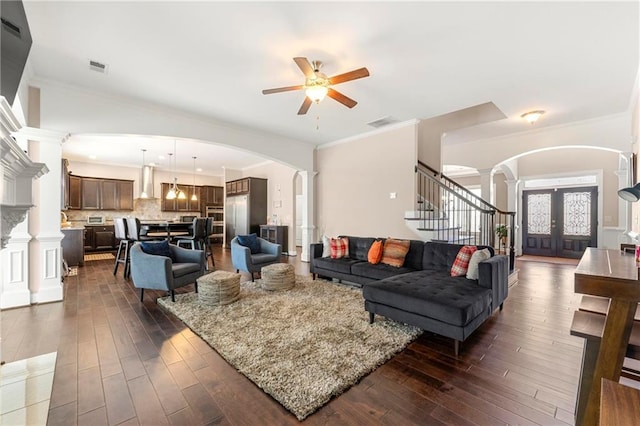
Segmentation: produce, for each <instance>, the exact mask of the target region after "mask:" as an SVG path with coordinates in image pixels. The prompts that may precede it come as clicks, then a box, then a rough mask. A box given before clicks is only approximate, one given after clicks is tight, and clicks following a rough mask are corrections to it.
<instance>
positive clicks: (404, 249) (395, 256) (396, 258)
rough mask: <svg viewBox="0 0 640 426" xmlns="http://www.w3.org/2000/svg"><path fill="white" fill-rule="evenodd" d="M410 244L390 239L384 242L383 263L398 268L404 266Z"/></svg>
mask: <svg viewBox="0 0 640 426" xmlns="http://www.w3.org/2000/svg"><path fill="white" fill-rule="evenodd" d="M409 244H410V242H409V241H408V240H394V239H393V238H388V239H387V240H386V241H385V242H384V250H383V252H382V260H381V262H382V263H384V264H387V265H390V266H395V267H396V268H400V267H402V265H404V258H405V257H406V256H407V253H409Z"/></svg>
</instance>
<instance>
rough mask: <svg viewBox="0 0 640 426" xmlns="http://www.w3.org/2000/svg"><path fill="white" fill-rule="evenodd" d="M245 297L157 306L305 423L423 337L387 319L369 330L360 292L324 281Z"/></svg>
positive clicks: (247, 286)
mask: <svg viewBox="0 0 640 426" xmlns="http://www.w3.org/2000/svg"><path fill="white" fill-rule="evenodd" d="M240 296H241V298H240V300H238V301H237V302H235V303H233V304H230V305H226V306H206V305H202V304H200V302H199V300H198V295H197V294H196V293H185V294H180V295H176V302H175V303H172V302H171V299H170V298H168V297H166V298H161V299H158V303H159V304H160V305H161V306H163V307H164V308H165V309H167V310H168V311H170V312H172V313H173V314H175V315H176V316H177V317H178V318H180V319H181V320H182V321H183V322H184V323H185V324H186V325H187V326H189V328H191V330H193V331H194V332H195V333H196V334H198V335H199V336H201V337H202V338H203V339H204V340H205V341H207V342H208V343H209V344H210V345H211V346H212V347H213V348H214V349H215V350H216V351H217V352H218V353H219V354H220V355H222V356H223V357H224V358H225V359H226V360H227V361H228V362H229V363H230V364H231V365H233V366H234V367H235V368H236V369H237V370H238V371H239V372H240V373H242V374H244V375H245V376H246V377H248V378H249V379H250V380H251V381H253V382H254V383H255V384H256V385H257V386H258V387H260V388H261V389H262V390H264V391H265V392H266V393H268V394H269V395H271V396H272V397H273V398H275V399H276V400H277V401H278V402H279V403H280V404H282V405H283V406H284V407H285V408H286V409H287V410H289V411H290V412H292V413H293V414H294V415H295V416H296V417H297V418H298V419H299V420H303V419H304V418H305V417H307V416H308V415H309V414H311V413H313V412H314V411H315V410H317V409H318V408H320V407H321V406H323V405H324V404H326V403H327V402H328V401H329V400H330V399H331V398H332V397H333V396H335V395H339V394H340V393H342V392H343V391H345V390H346V389H348V388H349V387H351V386H353V385H354V384H355V383H357V381H358V380H359V379H360V378H361V377H363V376H364V375H366V374H368V373H369V372H371V371H373V370H374V369H375V368H376V367H378V366H380V365H382V364H383V363H384V362H385V361H387V360H388V359H390V358H391V357H392V356H393V355H394V354H395V353H397V352H399V351H401V350H402V349H403V348H405V347H406V346H407V345H408V344H409V343H410V342H411V341H412V340H414V339H415V338H416V337H418V336H419V335H420V333H421V330H420V329H418V328H415V327H411V326H407V325H403V324H398V323H395V322H393V321H389V320H385V319H383V318H381V317H377V318H376V321H375V323H374V324H373V325H370V324H369V315H368V313H367V312H365V310H364V299H363V298H362V291H361V290H359V289H352V288H347V287H342V286H338V285H336V284H332V283H329V282H326V281H323V280H315V281H313V280H311V279H310V278H306V277H300V276H297V277H296V286H295V287H294V288H292V289H291V290H288V291H282V292H269V291H265V290H262V289H261V288H260V280H256V282H255V283H251V282H246V283H242V284H241V294H240Z"/></svg>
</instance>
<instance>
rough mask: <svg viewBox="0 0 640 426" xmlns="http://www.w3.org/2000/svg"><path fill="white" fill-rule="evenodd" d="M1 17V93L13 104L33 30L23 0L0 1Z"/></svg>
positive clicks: (27, 55)
mask: <svg viewBox="0 0 640 426" xmlns="http://www.w3.org/2000/svg"><path fill="white" fill-rule="evenodd" d="M0 18H2V19H1V21H2V23H1V24H0V27H1V28H2V29H1V30H0V95H2V96H4V97H5V98H6V99H7V102H9V105H13V101H14V99H15V97H16V93H17V92H18V86H19V85H20V79H21V78H22V73H23V71H24V67H25V64H26V63H27V58H28V57H29V50H30V49H31V32H30V31H29V25H28V24H27V15H26V14H25V13H24V6H23V5H22V1H13V0H2V1H0Z"/></svg>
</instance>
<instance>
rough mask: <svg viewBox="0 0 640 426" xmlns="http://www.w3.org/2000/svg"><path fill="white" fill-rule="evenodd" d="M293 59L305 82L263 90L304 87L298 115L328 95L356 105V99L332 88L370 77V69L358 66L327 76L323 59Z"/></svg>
mask: <svg viewBox="0 0 640 426" xmlns="http://www.w3.org/2000/svg"><path fill="white" fill-rule="evenodd" d="M293 60H294V61H295V63H296V64H297V65H298V67H299V68H300V70H301V71H302V73H303V74H304V77H305V82H304V84H300V85H298V86H287V87H278V88H276V89H265V90H263V91H262V94H263V95H270V94H271V93H280V92H289V91H291V90H302V89H304V90H305V95H306V96H305V98H304V101H303V102H302V106H301V107H300V109H299V110H298V115H303V114H306V113H307V111H308V110H309V107H310V106H311V103H312V102H316V103H318V102H320V101H321V100H323V99H324V97H325V96H327V95H329V97H330V98H333V99H335V100H336V101H338V102H340V103H341V104H343V105H344V106H346V107H348V108H353V107H354V106H356V104H357V102H356V101H354V100H353V99H351V98H349V97H348V96H345V95H343V94H342V93H340V92H338V91H337V90H334V89H332V88H331V86H334V85H336V84H340V83H344V82H347V81H351V80H356V79H358V78H363V77H368V76H369V70H368V69H366V68H358V69H357V70H353V71H349V72H346V73H344V74H338V75H334V76H333V77H327V76H326V75H325V74H324V73H322V72H320V68H322V62H321V61H313V62H309V60H308V59H307V58H303V57H298V58H293Z"/></svg>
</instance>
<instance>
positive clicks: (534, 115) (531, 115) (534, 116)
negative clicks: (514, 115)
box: [520, 110, 544, 124]
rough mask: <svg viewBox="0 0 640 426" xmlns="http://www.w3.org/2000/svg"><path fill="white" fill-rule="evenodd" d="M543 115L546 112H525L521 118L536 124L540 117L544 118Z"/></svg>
mask: <svg viewBox="0 0 640 426" xmlns="http://www.w3.org/2000/svg"><path fill="white" fill-rule="evenodd" d="M542 114H544V111H542V110H537V111H529V112H525V113H524V114H522V115H521V116H520V117H522V118H524V119H525V120H527V121H528V122H529V124H535V122H536V121H538V119H539V118H540V117H542Z"/></svg>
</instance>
